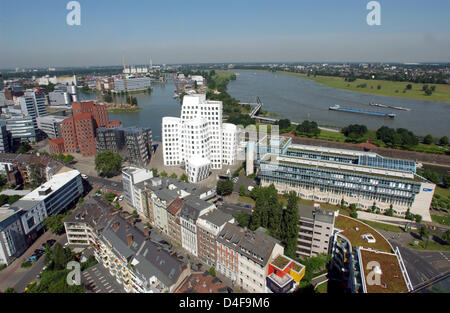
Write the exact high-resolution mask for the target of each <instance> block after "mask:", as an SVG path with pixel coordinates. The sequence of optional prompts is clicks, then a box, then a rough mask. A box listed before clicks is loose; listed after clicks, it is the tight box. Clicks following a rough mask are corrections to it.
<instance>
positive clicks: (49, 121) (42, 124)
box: [36, 115, 67, 139]
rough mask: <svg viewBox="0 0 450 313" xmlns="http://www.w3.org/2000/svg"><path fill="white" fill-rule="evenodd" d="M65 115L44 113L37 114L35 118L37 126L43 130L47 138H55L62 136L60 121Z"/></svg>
mask: <svg viewBox="0 0 450 313" xmlns="http://www.w3.org/2000/svg"><path fill="white" fill-rule="evenodd" d="M66 118H67V117H64V116H56V115H46V116H39V117H37V118H36V121H37V125H38V128H39V129H40V130H41V131H43V132H44V133H45V134H46V135H47V136H48V138H50V139H55V138H60V137H62V135H63V134H62V122H63V121H64V120H65V119H66Z"/></svg>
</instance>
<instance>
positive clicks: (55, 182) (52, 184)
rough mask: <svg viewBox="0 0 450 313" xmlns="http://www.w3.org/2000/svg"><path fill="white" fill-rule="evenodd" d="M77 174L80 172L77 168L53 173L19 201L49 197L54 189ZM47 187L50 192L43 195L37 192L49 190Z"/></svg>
mask: <svg viewBox="0 0 450 313" xmlns="http://www.w3.org/2000/svg"><path fill="white" fill-rule="evenodd" d="M78 175H80V172H78V171H77V170H70V171H66V172H63V173H59V174H56V175H53V177H52V179H50V180H49V181H48V182H46V183H44V184H42V185H41V186H39V187H38V188H36V189H34V190H33V191H32V192H30V193H29V194H27V195H26V196H24V197H23V198H22V199H20V200H19V201H41V200H44V199H45V198H47V197H49V196H50V195H51V194H52V193H54V192H55V191H56V190H58V189H60V188H61V187H63V186H64V185H65V184H67V183H68V182H69V181H71V180H72V179H74V178H75V177H77V176H78ZM49 188H50V192H49V193H48V194H45V195H40V194H39V191H45V190H49ZM16 203H17V202H16Z"/></svg>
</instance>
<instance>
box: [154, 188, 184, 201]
mask: <svg viewBox="0 0 450 313" xmlns="http://www.w3.org/2000/svg"><path fill="white" fill-rule="evenodd" d="M153 193H154V194H155V195H156V196H157V197H158V198H159V199H161V200H163V201H166V202H172V201H173V200H175V199H176V198H178V194H177V193H176V192H175V191H173V190H169V189H155V190H153Z"/></svg>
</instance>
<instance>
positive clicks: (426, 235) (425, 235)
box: [419, 226, 430, 239]
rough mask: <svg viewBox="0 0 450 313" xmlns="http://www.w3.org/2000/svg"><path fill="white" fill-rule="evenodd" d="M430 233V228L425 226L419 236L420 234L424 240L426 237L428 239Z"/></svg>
mask: <svg viewBox="0 0 450 313" xmlns="http://www.w3.org/2000/svg"><path fill="white" fill-rule="evenodd" d="M429 233H430V232H429V230H428V228H426V227H425V226H422V227H420V230H419V234H420V237H422V239H424V238H425V237H428V235H429Z"/></svg>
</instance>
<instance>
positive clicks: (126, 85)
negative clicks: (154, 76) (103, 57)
mask: <svg viewBox="0 0 450 313" xmlns="http://www.w3.org/2000/svg"><path fill="white" fill-rule="evenodd" d="M151 85H152V80H151V79H150V78H148V77H134V76H129V77H127V78H126V79H123V78H114V90H113V91H114V92H121V91H126V90H128V91H139V90H146V89H148V88H150V87H151Z"/></svg>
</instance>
